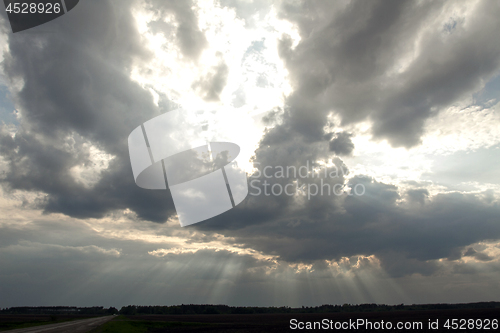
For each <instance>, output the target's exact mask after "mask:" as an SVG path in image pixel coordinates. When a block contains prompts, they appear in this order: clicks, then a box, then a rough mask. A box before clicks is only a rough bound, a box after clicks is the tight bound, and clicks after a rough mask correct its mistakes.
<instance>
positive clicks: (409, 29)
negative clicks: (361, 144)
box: [279, 1, 500, 147]
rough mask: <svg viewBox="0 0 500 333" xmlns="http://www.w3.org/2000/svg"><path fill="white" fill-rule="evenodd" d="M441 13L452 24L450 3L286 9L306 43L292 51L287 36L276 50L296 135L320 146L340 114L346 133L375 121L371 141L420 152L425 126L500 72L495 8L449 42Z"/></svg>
mask: <svg viewBox="0 0 500 333" xmlns="http://www.w3.org/2000/svg"><path fill="white" fill-rule="evenodd" d="M443 11H449V12H450V15H454V14H453V4H452V3H447V2H419V3H411V2H400V1H373V2H370V3H369V4H366V3H364V2H362V1H353V2H350V3H348V4H346V5H343V4H337V5H335V6H333V5H331V4H326V3H323V2H321V1H316V2H309V1H308V2H290V3H289V2H285V3H284V5H283V6H282V9H281V15H282V17H283V18H284V19H287V20H289V21H291V22H294V23H296V24H297V25H298V28H299V32H300V35H301V40H300V42H299V44H298V45H297V46H296V47H295V48H294V49H292V48H291V46H292V41H291V39H290V37H287V36H284V37H283V39H282V41H281V44H280V49H279V50H280V55H281V57H282V59H283V60H284V61H285V64H286V66H287V68H288V70H289V72H290V75H291V80H292V84H293V87H294V92H293V94H292V95H291V96H290V98H289V101H288V103H289V104H290V110H291V117H290V124H291V126H292V129H293V130H294V131H297V132H298V133H301V134H303V135H305V136H307V137H308V138H311V139H314V140H319V139H320V138H321V134H322V131H323V130H322V128H323V126H324V125H325V124H326V116H327V115H328V114H329V113H330V112H334V113H335V114H338V115H340V116H341V117H342V123H343V124H348V123H353V122H358V121H361V120H365V119H370V120H371V121H373V129H372V131H373V135H374V136H375V138H386V139H388V140H389V142H390V143H391V144H392V145H394V146H406V147H410V146H414V145H415V144H417V143H418V142H419V140H420V136H421V135H422V128H423V125H424V123H425V121H426V120H427V119H429V118H431V117H432V116H434V115H435V114H436V112H439V111H440V110H441V109H443V108H445V107H446V106H449V105H450V104H452V103H453V102H455V101H457V100H458V99H459V98H461V97H463V96H464V95H465V94H472V93H473V92H475V91H476V90H478V89H479V88H481V85H482V83H481V82H483V81H487V80H488V79H489V78H490V77H491V76H492V75H494V73H495V72H496V70H498V68H499V65H500V57H499V54H500V52H499V46H498V45H500V43H499V41H498V34H497V33H496V31H497V30H498V28H499V26H498V25H499V22H498V20H496V17H497V15H498V13H499V11H500V8H499V6H497V5H494V6H491V5H490V4H489V3H487V2H482V3H480V4H479V5H478V6H477V9H476V10H475V12H474V15H471V16H470V17H468V18H467V23H464V22H462V21H460V20H459V21H458V22H457V23H456V26H455V28H454V30H453V31H452V33H446V34H443V33H442V26H443V25H445V24H446V23H447V22H448V21H449V17H446V18H445V19H446V22H442V23H441V22H439V21H438V19H439V17H440V16H439V15H440V14H441V13H443ZM417 36H421V37H419V39H418V41H419V42H418V43H419V44H418V46H417V45H416V44H414V42H413V41H415V40H417ZM416 48H418V50H417V49H416ZM411 54H413V59H412V58H410V55H411ZM403 66H407V67H403Z"/></svg>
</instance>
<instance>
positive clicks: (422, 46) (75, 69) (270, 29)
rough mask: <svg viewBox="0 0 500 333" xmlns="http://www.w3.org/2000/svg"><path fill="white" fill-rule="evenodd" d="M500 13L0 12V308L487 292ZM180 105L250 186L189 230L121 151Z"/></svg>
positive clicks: (390, 300)
mask: <svg viewBox="0 0 500 333" xmlns="http://www.w3.org/2000/svg"><path fill="white" fill-rule="evenodd" d="M498 17H500V3H498V2H494V1H493V2H492V1H487V0H474V1H426V0H421V1H370V2H366V1H336V2H327V1H319V0H318V1H298V0H290V1H288V0H283V1H265V0H253V1H251V0H244V1H233V0H220V1H163V0H120V1H118V0H82V1H80V2H79V3H78V5H77V6H76V7H75V8H73V9H72V10H71V11H70V12H68V13H67V14H65V15H63V16H61V17H59V18H57V19H55V20H53V21H50V22H48V23H45V24H43V25H40V26H38V27H34V28H32V29H29V30H25V31H21V32H17V33H12V30H11V27H10V24H9V21H8V19H7V15H6V12H5V11H3V10H2V11H1V17H0V61H1V63H0V122H1V126H0V189H1V191H0V211H1V214H0V307H11V306H41V305H75V306H94V305H102V306H106V307H108V306H115V307H118V308H119V307H121V306H124V305H128V304H136V305H174V304H190V303H195V304H207V303H212V304H228V305H237V306H291V307H299V306H316V305H321V304H344V303H350V304H359V303H379V304H380V303H385V304H401V303H404V304H419V303H438V302H439V303H445V302H446V303H456V302H479V301H498V300H499V298H500V285H499V284H498V281H499V279H500V202H499V199H500V195H499V194H500V168H499V166H498V165H499V162H500V126H499V125H500V104H499V102H500V100H499V99H500V34H498V31H500V20H498ZM178 108H182V109H185V110H193V111H195V114H196V115H197V116H196V117H198V118H196V119H195V120H196V121H198V122H199V124H200V126H202V128H203V131H202V132H201V134H200V135H201V136H202V137H203V138H205V139H206V140H208V141H210V138H213V137H215V136H219V137H224V138H226V139H227V140H228V141H230V142H234V143H236V144H238V145H239V147H240V155H239V166H240V167H241V168H243V169H244V170H245V171H246V173H247V177H248V182H249V185H250V186H249V195H248V196H247V197H246V199H245V200H244V201H243V202H242V203H240V204H239V205H237V206H236V207H235V208H233V209H231V210H229V211H227V212H225V213H223V214H220V215H218V216H215V217H213V218H210V219H208V220H205V221H203V222H200V223H196V224H194V225H191V226H188V227H181V226H180V224H179V219H178V216H177V212H176V209H175V206H174V202H173V199H172V195H171V194H170V191H168V190H163V191H160V190H147V189H143V188H140V187H139V186H137V185H136V184H135V181H134V177H133V174H132V169H131V163H130V156H129V150H128V146H127V138H128V135H129V134H130V133H131V131H132V130H134V129H135V128H137V127H138V126H140V125H141V124H143V123H144V122H146V121H148V120H150V119H152V118H154V117H156V116H159V115H162V114H164V113H166V112H169V111H173V110H176V109H178ZM186 140H190V137H189V134H186ZM301 168H303V169H302V170H306V173H305V174H303V176H302V175H301V174H298V175H297V174H293V172H291V173H288V174H285V175H284V174H280V173H279V171H280V170H292V171H293V170H294V169H295V170H301ZM321 175H323V176H321ZM325 175H326V176H325ZM268 176H269V177H268ZM265 184H267V185H268V186H267V187H266V185H265ZM288 184H292V185H290V187H288V189H290V188H293V189H294V190H293V193H292V194H291V195H288V194H285V193H279V194H278V192H279V189H283V188H285V189H286V185H288ZM327 185H328V186H330V187H332V188H333V187H334V186H338V188H341V189H342V190H341V191H340V192H339V193H338V194H332V193H322V192H321V193H318V191H316V194H313V193H314V190H318V189H319V188H325V186H327ZM296 188H298V190H297V191H295V189H296ZM304 188H306V189H307V193H305V192H304V191H303V190H304ZM272 189H273V190H275V191H274V192H272V191H271V190H272ZM266 190H267V191H268V192H265V191H266ZM355 190H358V191H355ZM266 193H267V195H266Z"/></svg>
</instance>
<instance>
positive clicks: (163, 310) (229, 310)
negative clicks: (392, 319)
mask: <svg viewBox="0 0 500 333" xmlns="http://www.w3.org/2000/svg"><path fill="white" fill-rule="evenodd" d="M474 308H475V309H487V308H500V302H480V303H461V304H418V305H417V304H412V305H404V304H399V305H386V304H374V303H371V304H343V305H331V304H325V305H320V306H311V307H308V306H302V307H300V308H291V307H288V306H282V307H248V306H247V307H241V306H228V305H214V304H182V305H172V306H161V305H154V306H152V305H149V306H142V305H128V306H124V307H122V308H121V309H120V311H119V313H120V314H123V315H154V314H163V315H166V314H171V315H181V314H254V313H330V312H372V311H417V310H445V309H474Z"/></svg>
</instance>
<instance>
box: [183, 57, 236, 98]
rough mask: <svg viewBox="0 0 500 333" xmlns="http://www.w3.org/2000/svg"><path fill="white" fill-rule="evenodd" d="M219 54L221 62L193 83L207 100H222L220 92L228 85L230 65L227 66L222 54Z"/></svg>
mask: <svg viewBox="0 0 500 333" xmlns="http://www.w3.org/2000/svg"><path fill="white" fill-rule="evenodd" d="M218 56H219V64H218V65H216V66H214V67H213V68H212V71H211V72H209V73H208V74H206V75H205V77H203V78H201V79H200V80H198V81H196V82H194V83H193V85H192V87H193V88H194V89H196V90H198V91H199V93H200V95H201V96H203V99H204V100H205V101H207V102H216V101H219V100H220V94H221V92H222V90H224V87H225V86H226V82H227V76H228V74H229V67H227V65H226V63H225V62H224V59H222V55H221V54H218Z"/></svg>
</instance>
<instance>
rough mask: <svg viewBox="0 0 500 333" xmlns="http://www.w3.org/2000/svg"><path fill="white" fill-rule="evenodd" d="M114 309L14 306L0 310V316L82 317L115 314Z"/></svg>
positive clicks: (101, 307)
mask: <svg viewBox="0 0 500 333" xmlns="http://www.w3.org/2000/svg"><path fill="white" fill-rule="evenodd" d="M117 313H118V310H117V309H116V308H114V307H110V308H104V307H103V306H92V307H76V306H16V307H11V308H5V309H0V314H83V315H110V314H117Z"/></svg>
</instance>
